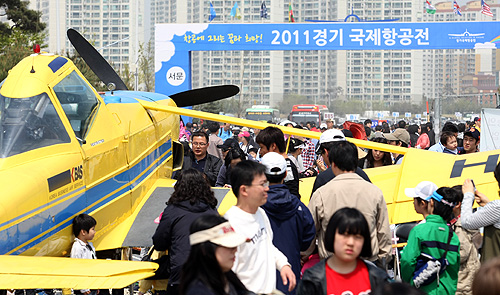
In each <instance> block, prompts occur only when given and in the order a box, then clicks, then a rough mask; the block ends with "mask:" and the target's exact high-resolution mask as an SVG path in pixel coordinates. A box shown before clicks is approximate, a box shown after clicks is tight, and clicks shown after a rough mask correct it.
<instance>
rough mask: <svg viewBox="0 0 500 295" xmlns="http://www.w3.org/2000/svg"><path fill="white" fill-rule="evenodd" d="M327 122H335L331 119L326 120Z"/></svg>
mask: <svg viewBox="0 0 500 295" xmlns="http://www.w3.org/2000/svg"><path fill="white" fill-rule="evenodd" d="M325 122H333V120H332V119H330V118H328V119H326V120H325Z"/></svg>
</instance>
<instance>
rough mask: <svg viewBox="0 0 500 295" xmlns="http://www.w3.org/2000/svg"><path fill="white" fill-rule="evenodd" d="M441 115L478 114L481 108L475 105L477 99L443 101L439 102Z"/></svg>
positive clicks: (449, 99)
mask: <svg viewBox="0 0 500 295" xmlns="http://www.w3.org/2000/svg"><path fill="white" fill-rule="evenodd" d="M441 106H442V109H443V110H442V111H441V113H442V114H455V112H461V113H479V112H480V111H481V106H480V105H479V104H478V103H477V97H474V96H473V97H471V98H457V99H452V98H448V99H443V100H442V101H441Z"/></svg>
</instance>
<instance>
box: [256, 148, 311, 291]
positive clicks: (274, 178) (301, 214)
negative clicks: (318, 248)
mask: <svg viewBox="0 0 500 295" xmlns="http://www.w3.org/2000/svg"><path fill="white" fill-rule="evenodd" d="M261 162H262V164H263V165H264V166H266V171H265V174H266V178H267V180H268V182H269V191H268V192H267V202H266V204H264V205H262V209H264V210H265V211H266V214H267V216H268V217H269V221H270V223H271V228H272V229H273V233H274V237H273V244H274V246H276V248H278V249H279V250H280V251H281V252H283V254H285V256H286V257H287V258H288V262H289V263H290V264H291V266H292V271H293V272H294V273H295V277H296V278H297V283H298V281H299V278H300V269H301V264H300V251H305V250H307V248H309V246H310V245H311V243H312V241H313V240H314V237H315V234H316V228H315V227H314V220H313V218H312V215H311V212H310V211H309V209H308V208H307V206H306V205H304V203H302V202H301V201H300V200H299V199H298V198H297V197H296V196H294V195H292V194H291V193H290V191H289V190H288V187H287V186H286V185H285V184H283V180H284V179H285V177H286V167H287V163H286V160H285V158H284V157H283V156H282V155H280V154H278V153H274V152H270V153H267V154H265V155H264V156H263V157H262V159H261ZM276 277H277V282H276V289H278V290H280V291H281V292H283V293H285V294H295V290H292V291H288V286H286V285H284V284H283V282H282V280H281V276H280V275H277V276H276Z"/></svg>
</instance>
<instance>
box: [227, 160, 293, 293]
mask: <svg viewBox="0 0 500 295" xmlns="http://www.w3.org/2000/svg"><path fill="white" fill-rule="evenodd" d="M265 171H266V167H265V166H264V165H262V164H260V163H257V162H254V161H248V160H247V161H242V162H240V163H238V164H237V165H236V166H235V167H234V168H233V172H232V173H231V176H230V178H231V185H232V190H233V193H234V195H235V196H236V199H237V201H236V206H233V207H231V208H229V210H228V211H227V212H226V214H225V215H224V217H225V218H226V219H227V220H229V222H230V223H231V225H232V226H233V228H234V230H235V231H236V232H237V233H240V234H242V235H244V236H246V237H247V238H249V239H250V240H251V241H250V242H248V243H245V244H243V245H241V246H239V247H238V251H237V252H236V259H235V262H234V265H233V268H232V269H233V271H234V272H235V273H236V274H237V275H238V278H239V279H240V280H241V282H242V283H243V284H244V285H245V286H246V287H247V288H248V289H249V290H250V291H252V292H255V293H257V294H269V293H271V292H272V291H273V290H274V289H275V288H276V270H278V271H279V272H280V277H281V279H282V281H283V283H284V285H286V286H288V290H289V291H292V290H293V289H294V288H295V285H296V281H295V280H296V278H295V274H294V273H293V271H292V269H291V266H290V264H289V263H288V259H287V257H286V256H285V255H283V253H282V252H281V251H280V250H278V249H277V248H276V247H275V246H274V245H273V242H272V241H273V230H272V228H271V224H270V222H269V219H268V217H267V215H266V212H265V211H264V210H263V209H262V208H260V206H262V205H264V204H265V203H266V201H267V192H268V191H269V182H268V181H267V178H266V175H265Z"/></svg>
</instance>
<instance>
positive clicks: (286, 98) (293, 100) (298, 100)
mask: <svg viewBox="0 0 500 295" xmlns="http://www.w3.org/2000/svg"><path fill="white" fill-rule="evenodd" d="M307 103H312V102H310V101H308V100H307V98H306V97H305V96H302V95H299V94H295V93H289V94H285V95H283V101H281V103H279V105H278V106H274V107H275V108H277V109H279V111H280V114H282V115H288V114H290V112H291V111H292V107H293V106H294V105H296V104H307Z"/></svg>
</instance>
